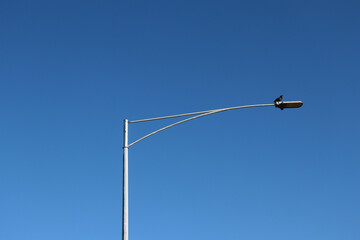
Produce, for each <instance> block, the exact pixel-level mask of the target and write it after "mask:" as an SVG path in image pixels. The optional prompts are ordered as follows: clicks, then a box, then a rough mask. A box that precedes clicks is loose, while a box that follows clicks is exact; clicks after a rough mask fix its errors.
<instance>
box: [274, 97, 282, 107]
mask: <svg viewBox="0 0 360 240" xmlns="http://www.w3.org/2000/svg"><path fill="white" fill-rule="evenodd" d="M282 100H283V95H280V97H278V98H277V99H275V100H274V103H275V104H276V105H278V104H279V103H280V102H282Z"/></svg>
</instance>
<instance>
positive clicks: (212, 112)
mask: <svg viewBox="0 0 360 240" xmlns="http://www.w3.org/2000/svg"><path fill="white" fill-rule="evenodd" d="M274 105H275V104H256V105H245V106H238V107H230V108H220V109H214V110H208V111H202V112H195V113H185V114H178V115H172V116H166V117H159V118H149V119H144V120H136V121H129V123H135V122H144V121H152V120H158V119H164V118H172V117H181V116H189V115H195V114H200V115H197V116H195V117H190V118H187V119H184V120H181V121H179V122H176V123H173V124H170V125H168V126H166V127H163V128H160V129H159V130H156V131H154V132H152V133H149V134H147V135H145V136H144V137H142V138H139V139H138V140H136V141H134V142H132V143H131V144H129V145H128V146H127V147H131V146H132V145H134V144H135V143H138V142H140V141H141V140H144V139H145V138H148V137H150V136H152V135H154V134H156V133H158V132H161V131H163V130H165V129H168V128H170V127H173V126H176V125H178V124H180V123H184V122H188V121H190V120H193V119H196V118H200V117H204V116H207V115H211V114H215V113H219V112H225V111H228V110H234V109H240V108H251V107H269V106H274ZM201 113H202V114H201Z"/></svg>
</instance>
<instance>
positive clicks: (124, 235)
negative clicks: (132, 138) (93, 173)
mask: <svg viewBox="0 0 360 240" xmlns="http://www.w3.org/2000/svg"><path fill="white" fill-rule="evenodd" d="M128 150H129V147H128V120H127V119H125V120H124V147H123V151H124V158H123V164H124V165H123V212H122V214H123V215H122V224H123V226H122V240H129V182H128V180H129V177H128V173H129V171H128Z"/></svg>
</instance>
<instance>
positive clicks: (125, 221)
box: [122, 101, 303, 240]
mask: <svg viewBox="0 0 360 240" xmlns="http://www.w3.org/2000/svg"><path fill="white" fill-rule="evenodd" d="M302 105H303V103H302V102H301V101H286V102H276V103H274V104H256V105H244V106H237V107H229V108H219V109H213V110H206V111H201V112H192V113H184V114H177V115H169V116H163V117H156V118H147V119H140V120H134V121H129V120H127V119H125V120H124V146H123V207H122V240H129V182H128V180H129V175H128V160H129V159H128V151H129V147H131V146H132V145H134V144H135V143H138V142H140V141H142V140H144V139H145V138H148V137H150V136H152V135H154V134H156V133H158V132H161V131H163V130H165V129H168V128H170V127H173V126H176V125H178V124H181V123H184V122H188V121H190V120H194V119H197V118H200V117H204V116H208V115H211V114H215V113H220V112H225V111H229V110H235V109H241V108H251V107H270V106H275V107H276V108H280V109H281V110H283V109H284V108H299V107H301V106H302ZM194 115H195V116H194ZM184 116H193V117H189V118H186V119H184V120H181V121H178V122H175V123H173V124H170V125H168V126H165V127H163V128H160V129H158V130H156V131H154V132H152V133H149V134H147V135H145V136H143V137H141V138H139V139H138V140H136V141H134V142H132V143H130V144H129V143H128V135H129V133H128V128H129V123H140V122H148V121H155V120H162V119H167V118H176V117H184Z"/></svg>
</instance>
